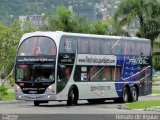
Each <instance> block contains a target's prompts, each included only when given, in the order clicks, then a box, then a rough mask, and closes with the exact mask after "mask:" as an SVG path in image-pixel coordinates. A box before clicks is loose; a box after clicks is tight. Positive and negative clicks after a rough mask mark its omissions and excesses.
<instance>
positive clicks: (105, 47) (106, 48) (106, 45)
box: [101, 39, 111, 54]
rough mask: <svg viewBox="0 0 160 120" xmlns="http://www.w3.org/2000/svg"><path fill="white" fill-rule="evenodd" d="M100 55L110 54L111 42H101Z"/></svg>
mask: <svg viewBox="0 0 160 120" xmlns="http://www.w3.org/2000/svg"><path fill="white" fill-rule="evenodd" d="M101 54H111V41H110V40H107V39H105V40H101Z"/></svg>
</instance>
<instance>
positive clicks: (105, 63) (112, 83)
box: [14, 32, 152, 118]
mask: <svg viewBox="0 0 160 120" xmlns="http://www.w3.org/2000/svg"><path fill="white" fill-rule="evenodd" d="M151 57H152V56H151V42H150V40H148V39H144V38H134V37H121V36H107V35H93V34H80V33H67V32H33V33H27V35H24V36H22V38H21V40H20V43H19V46H18V51H17V55H16V59H15V69H14V70H15V94H16V99H17V100H27V101H28V100H32V101H33V102H34V105H35V106H38V105H39V104H40V103H44V102H48V101H67V104H68V105H73V104H77V103H78V100H81V99H83V100H84V99H86V100H87V101H88V102H93V101H95V102H99V100H100V102H102V101H105V99H108V98H110V99H113V100H117V98H121V99H122V100H123V102H126V103H127V102H128V101H131V102H135V101H137V100H138V97H139V96H141V95H148V94H151V91H152V87H151V85H152V84H151V83H152V79H151V78H152V75H151V73H152V72H151V71H152V69H151V68H152V66H151V63H152V62H151ZM126 86H127V87H126ZM122 92H123V93H122ZM132 93H134V94H133V95H132ZM129 95H132V97H130V96H129ZM116 117H118V118H121V117H122V118H123V117H126V116H116ZM129 117H130V116H129ZM129 117H128V116H127V117H126V118H129ZM131 117H132V116H131Z"/></svg>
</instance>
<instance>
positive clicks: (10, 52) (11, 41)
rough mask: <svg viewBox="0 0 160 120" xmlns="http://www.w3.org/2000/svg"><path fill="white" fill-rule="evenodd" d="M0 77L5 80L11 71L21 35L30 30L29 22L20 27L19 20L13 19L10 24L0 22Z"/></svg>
mask: <svg viewBox="0 0 160 120" xmlns="http://www.w3.org/2000/svg"><path fill="white" fill-rule="evenodd" d="M0 30H1V31H0V61H3V62H1V63H0V79H1V77H2V79H4V80H7V79H8V78H9V77H10V76H11V75H12V72H13V66H14V60H15V55H16V50H17V47H18V43H19V40H20V38H21V36H22V35H23V34H24V33H26V32H31V31H33V29H32V28H31V26H30V24H29V23H26V24H25V25H24V28H23V29H22V28H21V26H20V24H19V22H18V21H15V22H13V24H12V25H10V26H9V25H6V24H2V23H0Z"/></svg>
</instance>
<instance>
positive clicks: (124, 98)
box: [122, 87, 129, 103]
mask: <svg viewBox="0 0 160 120" xmlns="http://www.w3.org/2000/svg"><path fill="white" fill-rule="evenodd" d="M128 100H129V90H128V89H127V87H124V88H123V91H122V102H123V103H127V102H128Z"/></svg>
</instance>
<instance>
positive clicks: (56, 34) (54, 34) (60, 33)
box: [20, 31, 150, 43]
mask: <svg viewBox="0 0 160 120" xmlns="http://www.w3.org/2000/svg"><path fill="white" fill-rule="evenodd" d="M63 35H66V36H79V37H94V38H103V39H104V38H108V39H109V38H110V39H122V40H123V39H124V40H125V39H127V40H137V41H148V42H149V41H150V40H149V39H146V38H138V37H125V36H111V35H97V34H84V33H71V32H63V31H55V32H51V31H48V32H43V31H36V32H32V33H26V34H24V35H23V36H22V38H21V41H20V43H21V42H22V41H23V40H24V39H26V38H28V37H32V36H47V37H51V38H55V37H58V38H60V37H61V36H63Z"/></svg>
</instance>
